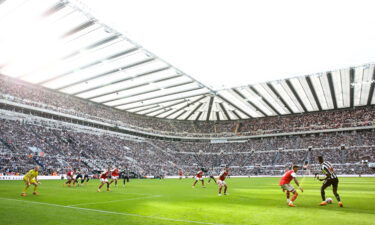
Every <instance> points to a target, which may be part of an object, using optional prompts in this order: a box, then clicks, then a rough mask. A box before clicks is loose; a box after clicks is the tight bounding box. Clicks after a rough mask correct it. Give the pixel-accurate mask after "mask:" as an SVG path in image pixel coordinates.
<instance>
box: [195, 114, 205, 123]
mask: <svg viewBox="0 0 375 225" xmlns="http://www.w3.org/2000/svg"><path fill="white" fill-rule="evenodd" d="M202 113H203V112H199V113H198V116H197V118H195V121H197V120H199V117H201V115H202Z"/></svg>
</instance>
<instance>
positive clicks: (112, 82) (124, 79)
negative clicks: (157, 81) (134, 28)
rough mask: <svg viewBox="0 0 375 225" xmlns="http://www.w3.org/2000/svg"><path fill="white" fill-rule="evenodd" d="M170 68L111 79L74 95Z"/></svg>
mask: <svg viewBox="0 0 375 225" xmlns="http://www.w3.org/2000/svg"><path fill="white" fill-rule="evenodd" d="M169 68H170V67H164V68H161V69H157V70H152V71H149V72H146V73H141V74H138V75H135V76H132V77H126V78H123V79H119V80H115V81H111V82H108V83H105V84H101V85H98V86H95V87H92V88H89V89H85V90H82V91H79V92H75V93H73V94H72V95H79V94H82V93H85V92H88V91H92V90H95V89H98V88H102V87H107V86H110V85H113V84H117V83H120V82H124V81H128V80H132V79H136V78H139V77H143V76H148V75H151V74H154V73H157V72H161V71H164V70H167V69H169ZM59 90H61V88H60V89H59ZM112 93H116V92H112Z"/></svg>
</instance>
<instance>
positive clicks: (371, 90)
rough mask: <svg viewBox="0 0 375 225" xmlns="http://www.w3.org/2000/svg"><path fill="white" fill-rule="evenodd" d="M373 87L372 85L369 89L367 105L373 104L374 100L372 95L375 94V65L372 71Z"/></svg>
mask: <svg viewBox="0 0 375 225" xmlns="http://www.w3.org/2000/svg"><path fill="white" fill-rule="evenodd" d="M371 82H372V83H371V87H370V91H369V95H368V99H367V105H371V102H372V96H374V89H375V67H374V71H373V72H372V79H371Z"/></svg>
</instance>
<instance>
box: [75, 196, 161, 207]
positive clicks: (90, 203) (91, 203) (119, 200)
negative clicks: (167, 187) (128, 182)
mask: <svg viewBox="0 0 375 225" xmlns="http://www.w3.org/2000/svg"><path fill="white" fill-rule="evenodd" d="M158 197H161V195H151V196H146V197H138V198H128V199H118V200H113V201H106V202H88V203H80V204H74V205H68V206H77V205H96V204H106V203H111V202H123V201H130V200H138V199H146V198H158Z"/></svg>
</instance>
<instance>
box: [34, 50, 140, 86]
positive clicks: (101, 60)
mask: <svg viewBox="0 0 375 225" xmlns="http://www.w3.org/2000/svg"><path fill="white" fill-rule="evenodd" d="M136 50H138V48H131V49H128V50H126V51H122V52H120V53H117V54H114V55H112V56H110V57H108V58H104V59H100V60H97V61H95V62H92V63H89V64H86V65H84V66H82V67H78V68H75V69H72V70H70V71H69V72H66V73H63V74H60V75H57V76H54V77H51V78H48V79H47V80H44V81H41V82H39V83H38V84H39V85H42V84H45V83H48V82H51V81H54V80H57V79H59V78H61V77H65V76H66V75H69V74H71V73H74V72H75V71H77V70H84V69H87V68H89V67H92V66H95V65H97V64H99V63H102V62H103V61H105V60H112V59H115V58H118V57H121V56H124V55H127V54H130V53H132V52H134V51H136ZM117 70H118V69H117ZM108 74H109V73H108V72H107V73H104V74H103V75H102V76H104V75H108ZM95 77H97V76H95ZM90 79H92V78H89V79H88V80H90ZM86 80H87V79H86ZM86 80H83V81H80V82H78V83H81V82H85V81H86ZM74 84H77V82H75V83H73V84H72V85H74ZM67 87H69V85H68V86H67Z"/></svg>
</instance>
